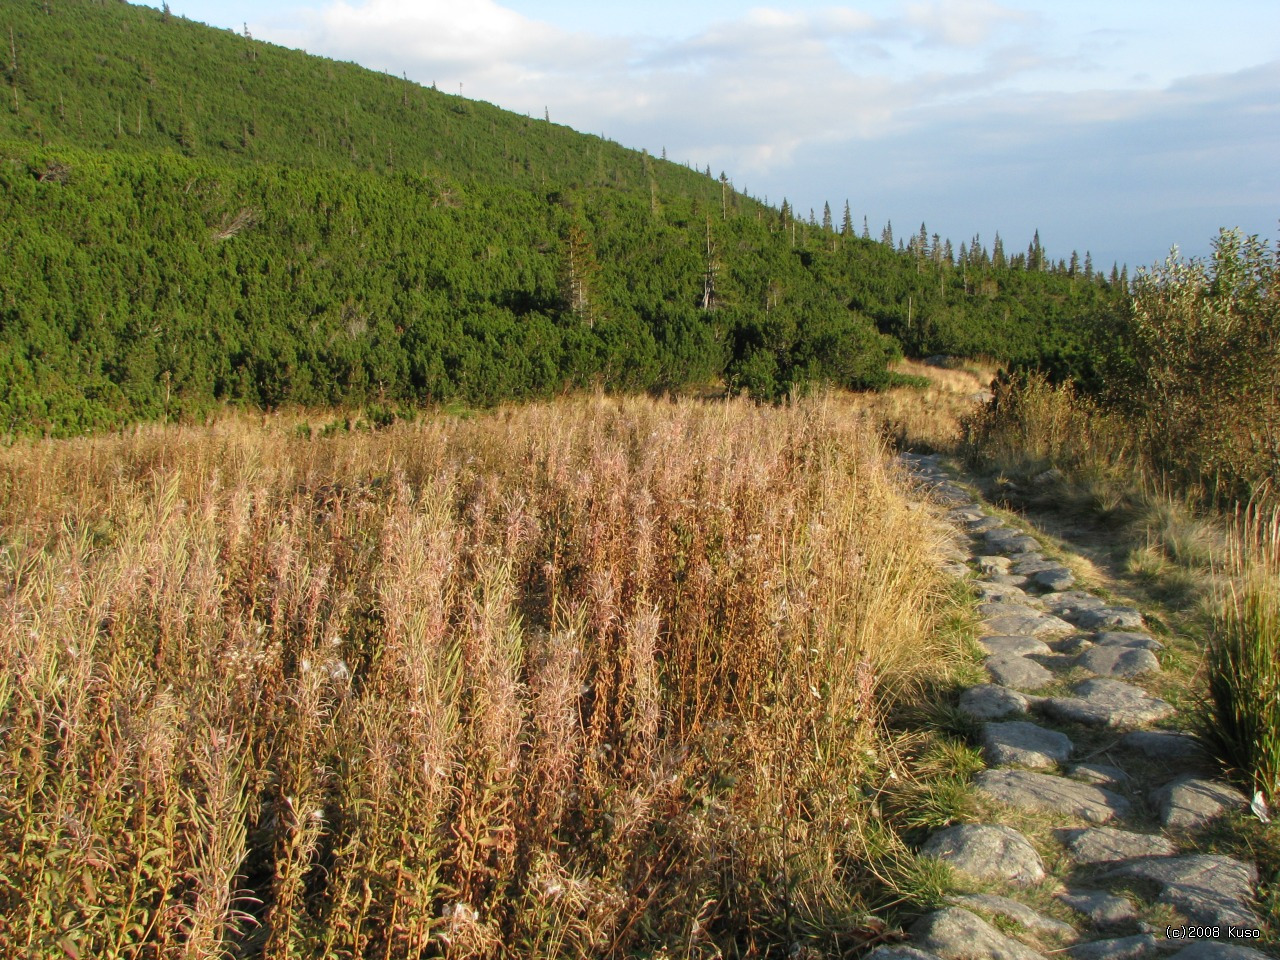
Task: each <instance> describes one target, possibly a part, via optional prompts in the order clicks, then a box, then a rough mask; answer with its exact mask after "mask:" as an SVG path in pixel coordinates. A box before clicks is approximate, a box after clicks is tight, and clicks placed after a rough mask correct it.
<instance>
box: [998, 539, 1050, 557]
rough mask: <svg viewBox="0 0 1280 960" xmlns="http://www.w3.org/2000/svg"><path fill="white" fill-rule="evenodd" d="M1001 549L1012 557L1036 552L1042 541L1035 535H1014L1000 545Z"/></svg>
mask: <svg viewBox="0 0 1280 960" xmlns="http://www.w3.org/2000/svg"><path fill="white" fill-rule="evenodd" d="M1000 549H1001V550H1003V551H1004V552H1005V553H1007V554H1009V555H1010V556H1012V557H1016V556H1019V555H1025V554H1029V553H1035V552H1036V551H1037V550H1039V549H1040V541H1039V540H1037V539H1036V538H1035V537H1014V538H1013V539H1012V540H1006V541H1005V542H1004V543H1002V544H1001V545H1000Z"/></svg>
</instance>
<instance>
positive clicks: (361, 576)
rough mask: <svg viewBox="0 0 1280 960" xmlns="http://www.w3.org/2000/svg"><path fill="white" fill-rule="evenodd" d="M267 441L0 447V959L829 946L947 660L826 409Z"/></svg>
mask: <svg viewBox="0 0 1280 960" xmlns="http://www.w3.org/2000/svg"><path fill="white" fill-rule="evenodd" d="M295 426H296V424H292V423H288V422H281V421H272V422H265V423H263V424H258V423H255V422H250V421H246V420H234V419H233V420H228V421H225V422H222V423H219V424H216V425H214V426H211V427H207V428H177V427H175V428H167V429H166V428H149V429H140V430H138V431H137V432H135V433H133V434H130V435H127V436H115V437H101V438H93V439H83V440H77V441H70V442H57V443H54V442H44V443H36V444H27V445H17V446H14V447H11V448H9V449H6V450H4V451H2V452H0V660H2V661H3V662H4V663H5V664H6V665H7V667H6V672H5V673H4V674H3V676H2V677H0V954H2V955H4V956H15V957H17V956H23V957H62V956H70V957H77V956H82V957H88V956H93V957H100V958H115V957H131V958H162V957H179V956H181V957H192V958H196V957H201V958H203V957H221V956H233V955H234V956H262V957H271V958H286V957H290V958H291V957H322V956H323V957H352V958H355V957H360V958H365V957H368V958H373V957H378V958H383V957H385V958H392V957H410V956H414V957H416V956H422V955H447V956H457V957H466V956H476V957H497V956H521V957H551V956H570V957H578V956H611V955H621V954H635V953H643V954H648V955H669V956H690V957H693V956H721V955H748V954H751V955H758V954H760V953H764V952H767V951H769V950H771V949H773V948H775V947H776V946H777V945H779V944H781V945H783V947H784V948H785V947H787V946H789V945H791V944H795V943H806V942H812V943H814V944H817V945H820V946H822V947H823V948H826V949H832V950H843V949H848V948H849V947H850V946H851V945H853V941H852V940H851V939H850V938H851V937H852V934H851V933H850V931H853V930H854V929H855V925H854V924H853V923H852V922H851V919H850V918H851V917H853V916H854V915H856V914H857V913H858V912H860V911H861V910H863V909H864V908H865V903H866V899H865V898H866V897H868V896H872V895H874V894H875V889H874V886H875V881H874V880H872V879H869V878H870V877H871V876H872V871H871V870H870V869H869V868H868V858H869V857H870V856H872V853H873V852H872V851H871V850H869V849H868V846H867V844H868V842H869V841H868V837H869V836H871V835H872V834H874V833H876V830H875V829H869V824H870V821H869V818H870V817H871V816H872V812H871V810H872V805H871V804H870V802H869V801H868V800H867V799H866V797H867V796H868V795H869V794H871V793H873V792H874V789H875V787H876V785H877V784H878V783H879V782H880V780H881V778H882V777H883V776H884V775H885V766H886V764H887V763H888V761H887V760H885V759H884V758H885V757H886V756H887V755H888V754H889V751H887V750H885V749H883V747H884V743H883V737H884V734H883V729H882V725H881V720H882V718H883V716H884V715H885V713H886V712H887V710H888V709H889V708H890V707H892V705H893V704H894V703H896V702H898V701H900V700H901V699H902V698H904V697H909V696H910V695H911V694H912V691H914V690H917V689H919V685H920V684H921V683H922V682H924V681H925V680H926V679H928V678H929V677H930V676H933V677H934V678H935V679H936V676H937V675H938V673H939V672H940V671H945V670H946V669H947V665H948V663H949V661H950V660H951V659H952V658H954V656H955V652H954V651H953V650H951V649H949V648H948V647H947V646H946V643H945V641H944V640H943V639H941V637H942V636H943V635H942V634H940V633H939V632H938V631H937V630H936V629H935V628H936V626H937V624H938V623H939V620H940V618H941V617H942V616H943V614H944V612H945V607H946V604H947V601H946V598H945V587H944V586H943V585H942V584H941V583H940V582H939V575H938V573H937V559H938V558H937V545H936V544H934V543H931V542H928V540H927V538H926V535H924V534H923V533H922V532H921V528H920V524H919V523H918V521H917V518H916V516H915V515H913V513H912V512H911V511H910V510H909V509H908V506H907V504H905V503H904V502H903V501H902V500H901V499H900V495H899V492H898V487H897V486H896V485H895V483H894V482H893V480H892V478H891V477H890V475H889V472H888V468H887V467H886V459H885V456H884V450H883V448H882V442H881V440H880V439H879V438H878V437H877V435H876V432H875V431H874V430H872V429H869V428H868V426H867V424H866V420H865V417H864V416H862V415H860V414H858V413H857V411H855V410H854V409H853V408H852V407H851V406H850V404H849V402H848V401H847V400H841V399H838V398H834V397H827V398H818V399H814V400H809V401H805V402H803V403H800V404H797V405H795V406H792V407H789V408H784V409H762V408H756V407H753V406H750V405H747V404H743V403H727V404H714V405H712V404H698V403H693V402H682V403H678V404H662V403H655V402H647V401H639V400H628V401H612V400H604V399H599V398H597V399H595V400H583V401H568V402H563V403H558V404H554V405H543V406H534V407H529V408H524V409H520V410H509V411H499V412H497V413H495V414H493V415H490V416H485V417H482V418H477V419H473V420H465V421H463V420H456V419H452V418H443V417H442V418H436V419H429V420H426V421H423V422H421V423H418V424H397V425H396V426H394V427H392V428H390V429H387V430H384V431H379V432H375V433H360V434H339V435H336V436H331V437H326V438H322V439H309V438H305V437H304V436H302V435H301V434H300V433H299V431H298V430H296V429H294V427H295ZM877 842H878V843H883V842H885V841H883V839H881V840H878V841H877Z"/></svg>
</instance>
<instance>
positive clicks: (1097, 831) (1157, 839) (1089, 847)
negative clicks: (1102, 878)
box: [1054, 827, 1178, 864]
mask: <svg viewBox="0 0 1280 960" xmlns="http://www.w3.org/2000/svg"><path fill="white" fill-rule="evenodd" d="M1054 834H1055V835H1056V836H1057V838H1058V840H1059V841H1061V843H1062V845H1063V846H1064V847H1066V848H1067V853H1068V854H1070V856H1071V859H1072V860H1074V861H1075V862H1076V863H1084V864H1091V863H1118V862H1121V861H1124V860H1132V859H1135V858H1138V857H1171V856H1173V855H1174V854H1175V853H1177V852H1178V848H1177V847H1175V846H1174V845H1173V844H1172V843H1170V842H1169V841H1168V840H1166V839H1165V838H1164V837H1161V836H1159V835H1157V834H1152V833H1130V832H1129V831H1128V830H1115V829H1112V828H1111V827H1086V828H1084V829H1081V830H1070V829H1068V830H1055V831H1054Z"/></svg>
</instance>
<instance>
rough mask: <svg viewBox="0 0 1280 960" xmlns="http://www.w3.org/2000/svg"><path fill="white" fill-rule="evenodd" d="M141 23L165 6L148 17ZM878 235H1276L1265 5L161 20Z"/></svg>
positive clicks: (987, 3)
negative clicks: (457, 97) (265, 46)
mask: <svg viewBox="0 0 1280 960" xmlns="http://www.w3.org/2000/svg"><path fill="white" fill-rule="evenodd" d="M153 5H156V6H158V5H159V3H156V4H153ZM170 6H171V8H172V9H173V12H174V13H176V14H181V15H184V16H187V17H190V18H191V19H193V20H200V21H203V22H205V23H209V24H211V25H213V26H220V27H230V28H234V29H236V30H239V29H241V28H242V25H244V24H246V23H247V25H248V27H249V30H250V31H251V32H252V33H253V35H254V36H255V37H258V38H260V39H264V40H271V41H273V42H277V43H282V44H286V45H288V46H294V47H300V48H302V49H305V50H307V51H309V52H311V53H318V54H323V55H325V56H331V57H336V58H339V59H343V60H353V61H355V62H357V63H361V64H364V65H366V66H369V67H373V68H375V69H380V70H387V71H390V72H392V73H395V74H402V73H403V74H407V75H408V76H409V78H410V79H412V80H417V81H419V82H421V83H425V84H430V83H432V82H435V83H437V84H438V86H439V87H440V88H441V89H443V90H449V91H454V92H456V91H458V90H459V89H461V91H462V93H463V95H464V96H468V97H475V98H478V99H483V100H489V101H491V102H493V103H496V104H498V105H499V106H502V107H505V108H507V109H510V110H514V111H517V112H519V113H528V114H531V115H534V116H541V115H542V113H543V111H544V109H545V110H548V111H549V112H550V114H551V119H552V120H554V121H556V122H559V123H566V124H568V125H570V126H573V127H575V128H577V129H579V130H585V131H588V132H592V133H600V134H604V135H605V136H608V137H609V138H611V139H613V140H616V141H618V142H619V143H622V144H625V145H627V146H630V147H635V148H640V147H645V148H647V149H649V150H650V151H651V152H653V153H660V152H661V151H662V150H663V149H664V148H665V150H666V151H667V155H668V156H669V157H670V158H671V159H673V160H678V161H689V162H691V163H692V164H694V165H695V166H697V167H698V168H703V167H706V166H708V165H710V166H711V167H712V169H713V171H714V172H715V173H719V172H720V171H721V170H723V171H724V172H726V173H727V174H728V175H729V177H730V179H731V180H732V181H733V182H734V184H735V186H738V187H739V188H744V189H746V190H748V191H749V192H750V193H752V194H753V195H755V196H761V197H764V196H767V197H768V198H769V200H770V201H772V202H774V203H778V202H780V201H781V199H782V198H783V197H784V196H785V197H786V198H787V199H788V200H790V202H791V203H792V204H793V206H795V207H796V209H797V210H799V211H801V212H807V211H808V209H809V208H814V209H816V210H818V211H819V212H820V211H821V209H822V204H823V203H824V202H825V201H829V202H830V203H831V206H832V209H833V211H836V212H837V216H838V214H839V211H840V210H841V209H842V208H843V205H844V202H845V200H846V199H847V200H848V201H849V205H850V208H851V209H852V211H853V213H854V216H855V219H857V220H858V221H859V223H860V222H861V218H862V217H863V216H864V215H865V216H866V217H867V219H868V221H869V222H870V225H871V229H872V231H873V233H875V234H877V235H878V233H879V231H880V228H881V227H883V225H884V223H885V222H886V221H888V220H892V222H893V225H894V228H895V232H897V233H905V232H916V231H918V230H919V227H920V223H921V222H922V221H923V222H925V223H926V224H927V226H928V230H929V232H930V233H933V232H937V233H939V234H940V235H942V236H944V237H951V238H952V240H954V241H955V243H956V244H957V245H958V244H959V243H960V241H962V240H968V239H969V238H971V237H972V236H973V235H974V234H980V235H981V236H982V238H983V240H984V241H985V242H987V243H988V244H989V243H990V241H991V239H992V238H993V236H994V234H995V232H996V231H999V232H1000V233H1001V235H1002V237H1003V238H1004V240H1005V244H1006V248H1009V249H1019V248H1022V247H1025V246H1026V244H1027V242H1028V241H1029V240H1030V238H1031V235H1032V232H1033V231H1035V230H1036V229H1039V231H1040V236H1041V240H1042V242H1043V243H1044V245H1045V247H1046V249H1047V250H1048V251H1049V253H1050V254H1051V255H1052V256H1054V257H1055V258H1057V257H1062V258H1066V257H1069V256H1070V254H1071V251H1072V250H1073V249H1075V250H1078V251H1079V252H1080V254H1081V255H1082V256H1083V254H1084V252H1085V251H1086V250H1090V251H1091V252H1092V253H1093V257H1094V262H1095V264H1097V265H1098V266H1101V267H1104V268H1109V266H1110V264H1111V263H1112V262H1113V261H1120V262H1122V263H1128V264H1129V265H1130V266H1131V267H1138V266H1141V265H1144V264H1151V263H1154V262H1156V261H1158V260H1160V259H1163V257H1164V256H1165V255H1166V254H1167V253H1168V251H1169V248H1170V246H1171V245H1173V244H1177V245H1178V246H1179V247H1180V248H1181V249H1182V250H1183V252H1184V253H1187V254H1190V255H1201V254H1204V253H1206V252H1207V250H1208V246H1209V242H1210V240H1211V239H1212V237H1213V236H1214V235H1215V234H1216V233H1217V230H1218V228H1219V227H1222V226H1228V227H1234V226H1239V227H1241V228H1243V229H1244V230H1245V231H1246V232H1249V233H1259V234H1262V235H1263V236H1264V237H1267V238H1270V239H1272V240H1273V241H1274V240H1275V239H1276V237H1277V235H1278V234H1280V176H1277V174H1276V170H1275V164H1276V158H1277V157H1280V3H1276V2H1275V0H1247V2H1233V0H1220V2H1218V3H1216V4H1209V3H1205V2H1202V0H1201V2H1194V3H1193V2H1186V0H1163V2H1161V3H1155V2H1146V0H1125V2H1117V0H1105V2H1104V0H1076V2H1074V3H1071V4H1065V3H1062V2H1060V0H1058V2H1049V0H863V2H858V3H853V4H844V5H840V4H832V3H808V2H799V3H785V4H783V3H776V4H768V3H757V4H750V3H736V2H731V0H710V2H699V3H690V2H683V3H681V2H675V0H656V2H647V3H643V4H628V5H617V6H615V5H612V4H603V3H599V2H595V3H586V2H581V0H543V2H534V0H306V2H299V0H256V2H252V3H248V2H243V0H219V2H213V0H170Z"/></svg>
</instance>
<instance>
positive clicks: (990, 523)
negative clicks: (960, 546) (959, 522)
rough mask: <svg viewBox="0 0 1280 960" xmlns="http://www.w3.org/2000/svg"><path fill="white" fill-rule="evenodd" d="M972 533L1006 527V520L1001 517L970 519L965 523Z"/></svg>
mask: <svg viewBox="0 0 1280 960" xmlns="http://www.w3.org/2000/svg"><path fill="white" fill-rule="evenodd" d="M965 527H966V528H967V529H968V531H969V532H970V533H973V534H979V533H991V532H992V531H993V530H1000V529H1002V528H1003V527H1004V521H1003V520H1001V519H1000V518H999V517H979V518H978V519H976V520H970V521H969V522H968V523H966V524H965Z"/></svg>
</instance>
